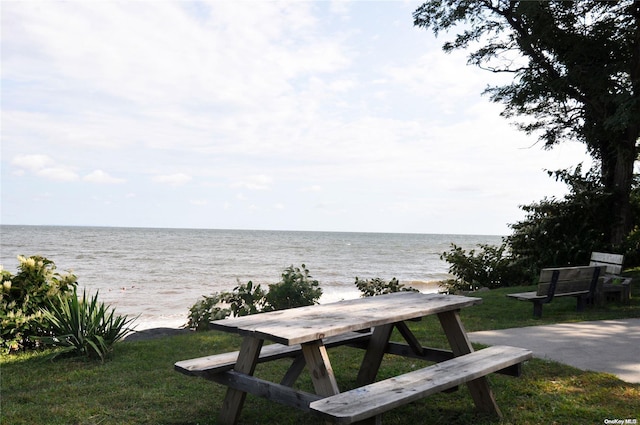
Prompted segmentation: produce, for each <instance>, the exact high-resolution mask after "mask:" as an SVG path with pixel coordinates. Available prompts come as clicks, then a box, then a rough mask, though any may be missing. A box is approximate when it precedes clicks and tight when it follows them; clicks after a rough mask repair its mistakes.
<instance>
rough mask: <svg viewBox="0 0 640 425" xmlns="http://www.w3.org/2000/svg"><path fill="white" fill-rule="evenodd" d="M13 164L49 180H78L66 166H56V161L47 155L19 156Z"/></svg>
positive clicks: (19, 173)
mask: <svg viewBox="0 0 640 425" xmlns="http://www.w3.org/2000/svg"><path fill="white" fill-rule="evenodd" d="M11 164H12V165H14V166H16V167H19V168H21V169H23V170H27V171H30V172H32V173H34V174H36V175H37V176H40V177H42V178H45V179H48V180H53V181H67V182H68V181H75V180H77V179H78V175H77V174H76V173H75V172H74V171H73V170H71V169H70V168H69V167H66V166H64V165H56V166H54V164H56V161H54V160H53V159H52V158H51V157H49V156H47V155H40V154H34V155H18V156H16V157H14V158H13V160H12V161H11ZM22 174H23V173H21V172H20V171H18V173H17V175H22Z"/></svg>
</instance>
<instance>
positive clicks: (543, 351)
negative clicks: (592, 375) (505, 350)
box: [469, 319, 640, 383]
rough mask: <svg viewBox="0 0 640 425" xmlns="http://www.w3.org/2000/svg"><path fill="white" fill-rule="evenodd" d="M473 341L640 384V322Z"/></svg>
mask: <svg viewBox="0 0 640 425" xmlns="http://www.w3.org/2000/svg"><path fill="white" fill-rule="evenodd" d="M469 339H470V340H471V341H472V342H475V343H480V344H486V345H512V346H514V347H522V348H527V349H529V350H531V351H532V352H533V355H534V357H537V358H541V359H547V360H554V361H557V362H560V363H564V364H567V365H570V366H573V367H577V368H579V369H582V370H592V371H597V372H606V373H612V374H614V375H617V376H618V377H619V378H620V379H622V380H623V381H626V382H631V383H640V319H619V320H603V321H595V322H580V323H560V324H555V325H546V326H531V327H525V328H515V329H503V330H499V331H482V332H471V333H469Z"/></svg>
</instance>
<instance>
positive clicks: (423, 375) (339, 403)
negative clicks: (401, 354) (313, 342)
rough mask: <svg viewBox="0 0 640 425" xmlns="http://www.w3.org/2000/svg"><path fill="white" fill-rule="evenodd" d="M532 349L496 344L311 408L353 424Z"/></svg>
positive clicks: (518, 358)
mask: <svg viewBox="0 0 640 425" xmlns="http://www.w3.org/2000/svg"><path fill="white" fill-rule="evenodd" d="M531 357H532V355H531V351H529V350H525V349H522V348H517V347H505V346H493V347H489V348H486V349H483V350H479V351H476V352H473V353H470V354H467V355H464V356H460V357H456V358H454V359H451V360H448V361H446V362H442V363H437V364H435V365H433V366H429V367H426V368H423V369H419V370H415V371H412V372H409V373H406V374H404V375H400V376H397V377H394V378H390V379H386V380H384V381H379V382H376V383H373V384H370V385H366V386H364V387H360V388H356V389H353V390H351V391H347V392H344V393H342V394H338V395H335V396H332V397H327V398H324V399H321V400H318V401H314V402H312V403H311V404H310V405H309V407H310V408H311V410H313V411H317V412H319V413H320V414H322V415H324V416H325V417H328V418H331V419H333V420H335V421H337V423H347V424H348V423H353V422H357V421H360V420H364V419H367V418H370V417H373V416H376V415H379V414H382V413H384V412H386V411H388V410H391V409H393V408H396V407H399V406H402V405H405V404H407V403H410V402H412V401H415V400H419V399H421V398H424V397H426V396H429V395H431V394H435V393H437V392H441V391H444V390H446V389H448V388H452V387H455V386H457V385H460V384H463V383H466V382H469V381H477V380H478V379H479V378H482V377H484V376H485V375H487V374H489V373H492V372H495V371H497V370H500V369H503V368H505V367H508V366H512V365H514V364H517V363H521V362H523V361H525V360H528V359H530V358H531Z"/></svg>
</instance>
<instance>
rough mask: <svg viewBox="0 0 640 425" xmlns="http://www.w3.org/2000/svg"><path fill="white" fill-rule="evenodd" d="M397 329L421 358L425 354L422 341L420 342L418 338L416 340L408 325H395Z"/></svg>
mask: <svg viewBox="0 0 640 425" xmlns="http://www.w3.org/2000/svg"><path fill="white" fill-rule="evenodd" d="M395 327H396V329H398V331H399V332H400V335H402V337H403V338H404V340H405V341H407V344H409V347H411V350H413V352H414V353H415V354H417V355H419V356H421V355H423V354H424V351H423V349H422V344H420V341H418V338H416V336H415V335H414V334H413V332H411V329H409V327H408V326H407V324H406V323H404V322H398V323H396V324H395Z"/></svg>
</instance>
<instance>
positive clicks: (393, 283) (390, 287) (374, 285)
mask: <svg viewBox="0 0 640 425" xmlns="http://www.w3.org/2000/svg"><path fill="white" fill-rule="evenodd" d="M355 285H356V286H357V287H358V290H360V292H361V293H362V296H363V297H373V296H376V295H383V294H390V293H392V292H402V291H414V292H416V291H417V289H415V288H412V287H405V286H404V285H403V284H401V283H400V282H399V281H398V279H396V278H395V277H394V278H393V279H391V280H390V281H389V282H385V281H384V280H383V279H381V278H379V277H376V278H373V279H358V277H356V282H355Z"/></svg>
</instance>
